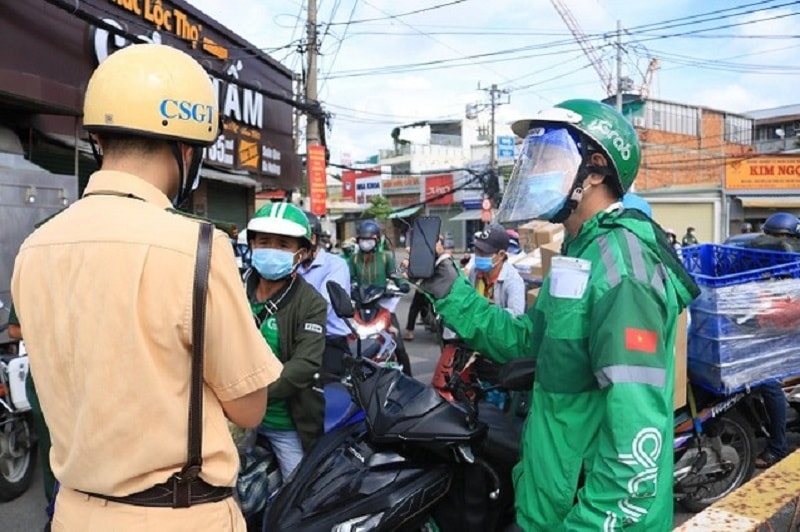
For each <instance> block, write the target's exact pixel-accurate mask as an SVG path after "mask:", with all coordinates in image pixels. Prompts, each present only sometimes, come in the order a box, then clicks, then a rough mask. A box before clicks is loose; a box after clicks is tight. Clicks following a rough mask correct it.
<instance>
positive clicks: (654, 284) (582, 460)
mask: <svg viewBox="0 0 800 532" xmlns="http://www.w3.org/2000/svg"><path fill="white" fill-rule="evenodd" d="M562 252H563V254H564V255H565V256H567V257H577V258H580V259H584V260H585V261H588V264H589V265H590V266H589V272H588V273H589V275H588V281H587V284H586V285H585V289H584V290H582V291H581V290H580V289H579V288H580V283H576V282H574V281H571V280H570V279H571V278H572V279H574V277H572V276H571V273H574V272H571V270H568V269H565V267H556V265H555V264H554V265H553V269H552V270H551V272H550V274H549V275H548V276H547V278H546V279H545V281H544V284H543V285H542V288H541V290H540V295H539V298H538V299H537V301H536V304H535V305H534V307H533V308H531V309H529V310H528V313H527V315H523V316H519V317H517V318H514V317H512V316H511V315H510V314H509V313H508V312H506V311H504V310H503V309H500V308H498V307H496V306H494V305H490V304H489V303H488V301H487V300H486V299H485V298H483V297H481V296H480V295H478V294H477V293H476V292H475V290H474V289H473V288H472V287H471V286H470V285H469V283H468V282H467V281H466V279H465V278H463V277H462V278H460V279H458V280H457V282H456V284H455V285H454V287H453V289H452V290H451V292H450V293H449V294H448V295H447V297H445V298H443V299H441V300H437V301H436V308H437V310H438V311H439V312H440V313H441V315H442V317H443V318H444V320H445V322H446V323H447V325H448V326H450V327H451V328H453V329H454V330H455V331H456V332H457V333H458V335H459V336H460V337H461V338H462V339H464V340H465V341H466V342H467V344H468V345H470V346H471V347H472V348H474V349H475V350H477V351H479V352H481V353H485V354H486V355H488V356H490V357H491V358H493V359H495V360H497V361H499V362H503V361H507V360H509V359H512V358H514V357H521V356H536V357H537V371H536V382H535V384H534V387H533V401H532V406H531V410H530V414H529V418H528V420H527V422H526V424H525V429H524V434H523V439H522V452H521V460H520V463H519V464H517V466H516V467H515V469H514V484H515V490H516V501H517V502H516V507H517V523H518V524H519V525H520V526H521V527H522V528H523V529H524V530H526V531H547V532H550V531H553V530H570V531H575V530H581V531H583V530H587V531H588V530H592V531H610V530H618V529H622V528H625V529H634V530H642V531H645V530H646V531H648V532H651V531H661V530H663V531H666V530H672V507H673V504H672V469H673V454H672V434H673V388H674V360H673V353H674V344H675V332H676V322H677V318H678V315H679V313H680V312H681V311H682V309H684V308H685V307H686V306H687V305H688V304H689V302H690V301H691V300H692V299H693V298H694V297H696V296H697V295H698V294H699V290H698V289H697V286H696V285H695V284H694V282H693V281H692V280H691V278H690V277H689V276H688V274H687V273H686V272H685V270H684V269H683V267H682V265H681V264H680V262H679V260H678V258H677V256H676V255H675V253H674V251H672V250H671V248H670V246H669V244H668V242H667V239H666V235H665V234H664V233H663V231H662V230H661V229H660V228H659V227H658V226H657V225H655V224H654V223H653V222H651V221H650V220H649V219H647V218H646V217H645V216H644V215H643V214H640V213H638V211H633V210H627V211H620V210H613V211H610V212H603V213H599V214H598V215H596V216H595V217H594V218H592V219H591V220H588V221H587V222H586V223H584V225H583V227H582V228H581V230H580V232H579V234H578V235H577V236H575V237H573V238H569V239H568V240H567V241H566V242H565V243H564V246H563V249H562ZM576 287H578V288H576ZM567 295H571V296H572V297H565V296H567ZM582 473H583V475H584V478H585V482H584V484H583V487H582V488H580V489H579V482H580V477H581V474H582Z"/></svg>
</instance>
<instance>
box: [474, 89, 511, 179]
mask: <svg viewBox="0 0 800 532" xmlns="http://www.w3.org/2000/svg"><path fill="white" fill-rule="evenodd" d="M478 89H480V90H483V91H486V92H488V93H489V104H488V106H487V105H486V104H484V108H485V107H489V112H490V116H491V118H490V120H491V121H490V122H489V167H490V168H491V169H492V170H494V169H495V168H496V167H497V154H496V153H495V152H496V150H495V117H496V109H497V107H498V106H500V105H504V104H507V103H510V102H511V96H510V95H509V92H508V89H499V88H497V83H492V85H491V86H490V87H488V88H481V86H480V84H478ZM501 95H505V96H508V99H507V100H505V101H503V100H501V99H500V96H501Z"/></svg>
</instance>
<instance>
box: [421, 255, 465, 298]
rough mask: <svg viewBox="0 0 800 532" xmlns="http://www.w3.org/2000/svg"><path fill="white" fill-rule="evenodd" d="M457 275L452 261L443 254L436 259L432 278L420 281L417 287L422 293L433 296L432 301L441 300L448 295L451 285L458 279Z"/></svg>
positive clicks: (448, 256) (456, 269)
mask: <svg viewBox="0 0 800 532" xmlns="http://www.w3.org/2000/svg"><path fill="white" fill-rule="evenodd" d="M458 275H459V274H458V268H457V267H456V265H455V263H454V262H453V259H452V258H451V257H450V255H448V254H446V253H445V254H442V255H439V257H438V258H437V259H436V267H435V268H434V270H433V276H432V277H430V278H429V279H423V280H422V281H420V283H419V287H420V288H421V289H422V291H424V292H426V293H428V294H430V295H431V296H433V298H434V299H442V298H443V297H445V296H447V294H449V293H450V290H451V289H452V288H453V284H454V283H455V282H456V279H458Z"/></svg>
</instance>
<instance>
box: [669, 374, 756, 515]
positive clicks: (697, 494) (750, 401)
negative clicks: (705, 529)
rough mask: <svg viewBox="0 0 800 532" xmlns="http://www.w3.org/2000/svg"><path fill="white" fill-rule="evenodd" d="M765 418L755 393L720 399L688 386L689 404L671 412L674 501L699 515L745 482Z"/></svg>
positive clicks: (754, 458) (751, 469) (754, 457)
mask: <svg viewBox="0 0 800 532" xmlns="http://www.w3.org/2000/svg"><path fill="white" fill-rule="evenodd" d="M693 403H694V406H692V404H693ZM693 410H694V412H695V413H694V414H693V412H692V411H693ZM765 419H766V411H765V409H764V405H763V403H762V402H761V400H760V397H759V396H758V394H757V393H756V392H751V391H749V390H745V391H741V392H736V393H733V394H731V395H725V396H721V395H717V394H713V393H711V392H708V391H706V390H704V389H702V388H700V387H697V386H692V385H690V389H689V405H687V406H685V407H683V408H681V409H679V410H678V411H677V412H675V436H674V440H673V450H674V453H675V468H674V474H673V478H674V496H675V500H676V502H677V503H678V504H680V505H681V506H682V507H683V508H685V509H686V510H688V511H690V512H699V511H702V510H704V509H705V508H707V507H708V506H709V505H710V504H712V503H714V502H716V501H718V500H720V499H722V498H723V497H725V496H726V495H728V494H729V493H731V492H732V491H734V490H735V489H736V488H738V487H739V486H741V485H742V484H744V483H745V482H747V481H748V480H750V478H751V477H752V476H753V472H754V471H755V463H756V454H757V451H756V430H757V429H758V430H763V427H764V420H765Z"/></svg>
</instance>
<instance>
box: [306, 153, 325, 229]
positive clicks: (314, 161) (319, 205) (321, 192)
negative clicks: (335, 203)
mask: <svg viewBox="0 0 800 532" xmlns="http://www.w3.org/2000/svg"><path fill="white" fill-rule="evenodd" d="M307 161H308V163H307V164H308V195H309V196H310V197H311V212H313V213H314V214H316V215H317V216H322V215H324V214H325V213H327V212H328V206H327V205H326V200H327V192H328V189H327V180H326V178H325V146H320V145H318V144H314V145H311V146H309V147H308V155H307Z"/></svg>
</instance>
